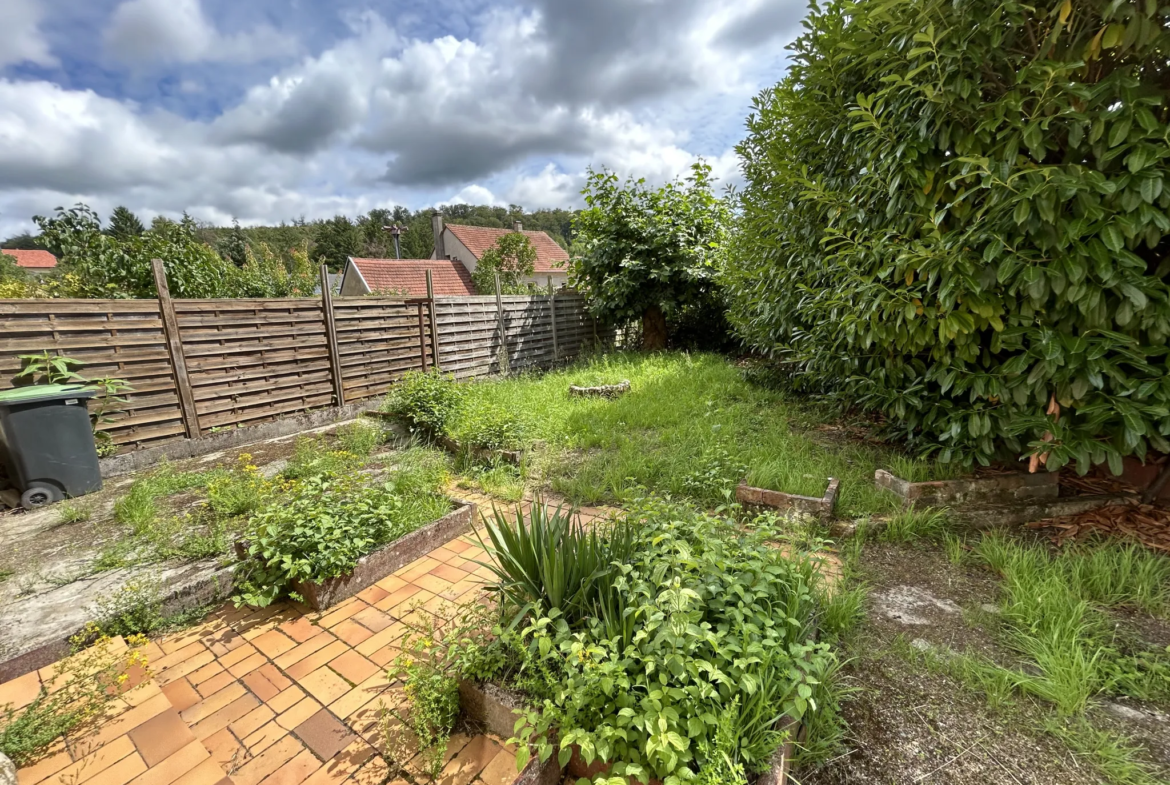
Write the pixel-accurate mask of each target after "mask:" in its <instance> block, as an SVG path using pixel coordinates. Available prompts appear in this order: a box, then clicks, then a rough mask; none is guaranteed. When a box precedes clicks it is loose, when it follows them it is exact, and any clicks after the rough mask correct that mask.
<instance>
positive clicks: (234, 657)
mask: <svg viewBox="0 0 1170 785" xmlns="http://www.w3.org/2000/svg"><path fill="white" fill-rule="evenodd" d="M240 640H243V638H241V639H240ZM255 653H256V647H255V646H253V645H252V644H250V643H247V642H245V643H244V644H243V645H241V646H237V647H235V648H234V649H232V650H231V651H229V652H228V653H227V654H221V655H220V656H219V664H220V665H222V666H223V667H225V668H228V669H229V670H230V669H231V667H232V666H233V665H235V664H237V663H240V662H243V661H244V660H246V659H248V658H249V657H251V656H252V655H253V654H255Z"/></svg>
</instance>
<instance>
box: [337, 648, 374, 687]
mask: <svg viewBox="0 0 1170 785" xmlns="http://www.w3.org/2000/svg"><path fill="white" fill-rule="evenodd" d="M329 667H330V668H332V669H333V670H335V671H336V672H337V673H338V674H339V675H340V676H341V677H342V678H344V679H345V680H346V681H348V682H349V683H350V684H351V685H353V686H357V685H358V684H361V683H362V682H363V681H365V680H366V679H368V678H370V677H371V676H373V675H374V674H375V673H377V672H378V666H377V665H375V664H374V663H372V662H370V661H369V660H367V659H366V658H365V657H363V656H362V655H360V654H358V653H357V652H356V651H352V650H351V651H347V652H346V653H345V654H342V655H341V656H340V657H338V658H337V659H335V660H332V661H330V663H329Z"/></svg>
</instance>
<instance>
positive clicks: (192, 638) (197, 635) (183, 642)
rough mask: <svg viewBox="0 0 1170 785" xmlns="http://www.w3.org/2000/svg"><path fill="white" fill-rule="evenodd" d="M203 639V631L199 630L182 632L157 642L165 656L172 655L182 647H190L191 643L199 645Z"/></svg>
mask: <svg viewBox="0 0 1170 785" xmlns="http://www.w3.org/2000/svg"><path fill="white" fill-rule="evenodd" d="M202 637H203V631H202V630H200V629H199V628H197V627H196V628H194V629H190V630H184V631H183V632H180V633H178V634H176V635H172V636H171V637H168V638H163V639H162V640H160V641H158V645H159V647H160V648H161V649H162V650H163V652H164V653H165V654H172V653H174V652H176V651H178V650H179V649H182V648H183V647H184V646H190V645H191V644H192V643H199V642H200V639H201V638H202Z"/></svg>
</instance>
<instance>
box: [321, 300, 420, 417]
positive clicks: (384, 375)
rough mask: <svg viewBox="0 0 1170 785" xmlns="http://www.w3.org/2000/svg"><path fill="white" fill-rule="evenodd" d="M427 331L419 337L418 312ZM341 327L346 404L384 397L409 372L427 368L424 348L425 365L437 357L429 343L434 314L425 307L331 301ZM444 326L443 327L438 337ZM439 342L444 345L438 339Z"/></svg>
mask: <svg viewBox="0 0 1170 785" xmlns="http://www.w3.org/2000/svg"><path fill="white" fill-rule="evenodd" d="M420 307H421V309H422V314H423V322H422V323H423V329H422V334H421V336H420V333H419V309H420ZM333 314H334V319H335V321H336V323H337V350H338V353H339V354H340V356H341V378H342V384H343V386H344V388H345V400H346V401H360V400H365V399H369V398H377V397H378V396H381V395H385V394H386V392H387V391H389V389H390V386H391V385H392V384H393V383H394V382H396V381H398V380H399V379H401V378H402V376H403V375H404V374H405V373H406V372H407V371H417V370H420V369H421V368H422V367H423V354H422V349H421V348H420V347H421V346H423V345H425V346H426V355H427V356H426V366H427V367H430V366H431V362H432V360H433V358H434V347H433V346H431V340H430V325H429V319H430V314H429V312H428V311H427V305H426V304H425V303H423V304H421V306H420V304H417V303H412V302H404V301H403V300H401V299H392V298H386V297H347V298H344V299H337V300H334V301H333ZM442 330H443V328H442V326H441V325H440V327H439V332H440V334H441V333H442ZM440 343H441V341H440Z"/></svg>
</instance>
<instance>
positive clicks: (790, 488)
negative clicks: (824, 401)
mask: <svg viewBox="0 0 1170 785" xmlns="http://www.w3.org/2000/svg"><path fill="white" fill-rule="evenodd" d="M624 379H628V380H630V382H631V384H632V390H631V392H629V393H628V394H626V395H624V396H622V397H621V398H618V399H616V400H612V401H611V400H603V399H589V398H570V397H569V395H568V388H569V385H571V384H577V385H585V386H587V385H590V384H600V383H613V382H618V381H622V380H624ZM466 395H467V398H468V403H469V405H476V406H487V405H492V406H497V407H499V408H501V409H504V410H506V411H510V412H513V413H516V414H518V416H520V417H521V418H522V419H523V420H524V433H525V436H526V438H527V439H528V440H529V442H530V443H532V442H544V443H545V444H546V445H547V447H546V448H545V449H543V450H541V451H538V453H539V454H538V455H536V456H535V458H534V465H533V467H532V470H533V471H534V472H536V473H537V474H539V475H540V476H541V478H542V479H543V480H544V481H547V482H548V483H549V484H550V485H551V487H552V489H553V490H554V491H556V492H558V493H562V494H564V495H566V496H567V497H568V498H569V499H571V500H572V501H573V502H575V503H578V504H597V503H602V502H614V501H622V500H623V499H624V498H626V497H628V495H630V494H631V493H633V492H634V491H635V490H636V489H637V488H639V487H646V488H651V489H653V490H656V491H659V492H664V493H669V494H672V495H676V496H687V497H691V498H697V499H698V500H699V501H703V502H714V503H718V502H721V501H722V500H723V499H724V498H726V495H727V492H728V491H729V490H732V489H734V486H735V484H736V483H737V482H739V481H742V480H746V481H747V482H748V483H750V484H752V485H756V486H760V487H766V488H772V489H775V490H782V491H785V492H788V493H798V494H802V495H808V496H820V495H821V494H823V493H824V490H825V486H826V484H827V482H828V478H829V477H837V478H840V479H841V480H842V484H841V496H840V498H839V502H838V505H839V509H840V510H841V513H842V514H843V515H862V514H867V513H878V512H892V511H893V510H894V502H895V499H894V497H893V496H892V494H887V493H885V492H883V491H880V490H878V489H877V488H875V487H874V483H873V473H874V470H875V469H876V468H878V467H880V466H882V465H886V464H888V463H889V461H891V460H893V459H894V458H895V457H898V456H896V455H895V454H893V453H891V452H887V451H885V450H882V449H879V448H877V447H874V446H871V445H866V444H860V443H843V444H840V445H835V446H828V445H827V444H826V443H825V442H824V440H822V439H818V438H814V437H813V435H812V434H810V433H809V432H806V431H803V430H801V429H800V428H798V427H793V424H794V423H804V422H807V421H808V420H809V418H810V416H811V415H810V410H809V409H808V407H802V406H801V405H799V404H796V403H793V402H790V401H787V400H785V398H784V397H783V396H782V395H781V394H780V393H777V392H773V391H769V390H765V389H763V388H760V387H756V386H753V385H751V384H749V383H748V382H746V381H745V380H744V379H743V377H742V374H741V373H740V371H739V369H737V368H736V367H735V366H734V365H732V364H731V363H730V362H728V360H727V359H726V358H724V357H720V356H718V355H709V354H684V353H674V354H657V355H642V354H621V353H619V354H609V355H600V356H596V357H593V358H591V359H588V360H585V361H582V362H580V363H578V364H576V365H574V366H572V367H570V368H566V369H563V370H559V371H554V372H551V373H547V374H543V375H539V376H537V375H526V376H521V377H517V378H513V379H507V380H499V381H488V382H479V383H476V384H473V385H469V386H468V388H467V391H466ZM902 460H903V461H906V462H909V463H910V464H915V465H917V466H918V469H919V471H920V472H921V473H924V474H929V473H931V472H932V471H933V470H932V469H931V467H930V466H928V465H927V464H926V463H923V462H914V461H911V460H910V459H906V458H904V457H903V458H902Z"/></svg>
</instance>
